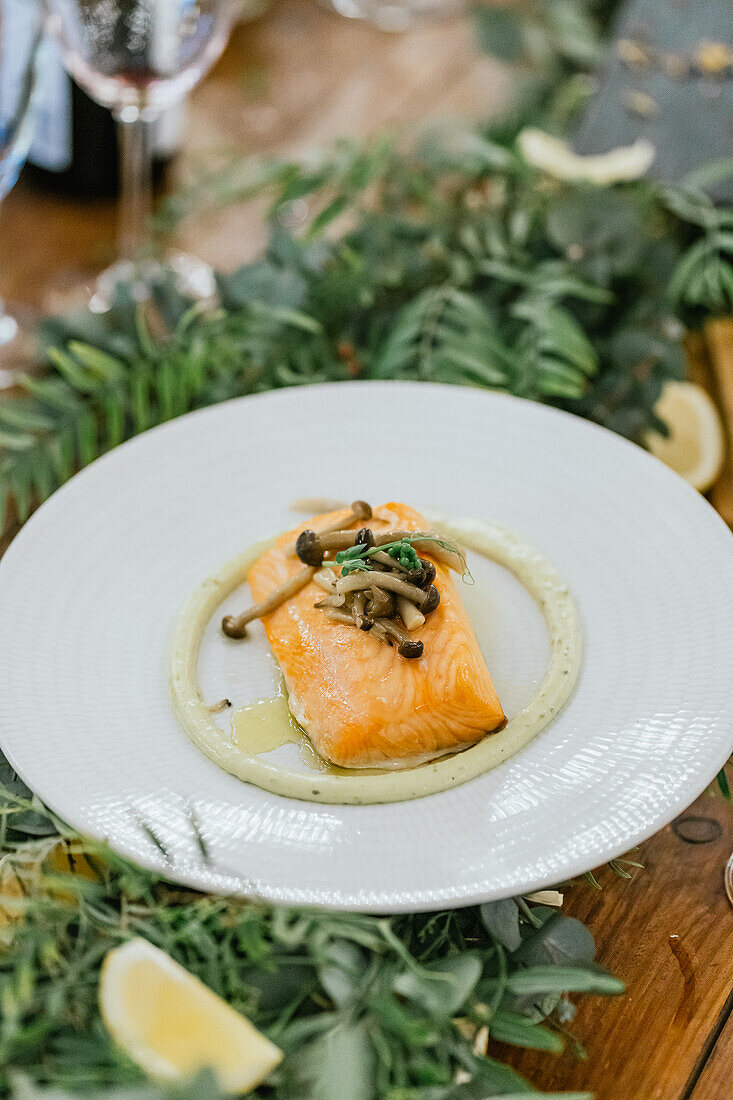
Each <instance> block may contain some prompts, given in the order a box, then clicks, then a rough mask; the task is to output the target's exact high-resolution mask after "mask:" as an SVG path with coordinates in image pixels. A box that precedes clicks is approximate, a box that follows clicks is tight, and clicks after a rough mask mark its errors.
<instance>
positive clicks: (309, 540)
mask: <svg viewBox="0 0 733 1100" xmlns="http://www.w3.org/2000/svg"><path fill="white" fill-rule="evenodd" d="M355 542H356V531H334V532H333V533H332V534H330V535H322V534H320V532H318V531H311V530H310V529H306V530H305V531H301V532H300V534H299V535H298V538H297V539H296V542H295V553H296V556H297V557H299V558H300V560H301V561H302V562H303V563H304V565H315V566H318V565H320V564H321V562H322V561H323V559H324V557H325V556H326V554H327V553H328V552H329V551H330V550H346V549H348V547H350V546H353V545H354V543H355Z"/></svg>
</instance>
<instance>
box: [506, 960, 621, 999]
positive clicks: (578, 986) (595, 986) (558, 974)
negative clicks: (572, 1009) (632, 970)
mask: <svg viewBox="0 0 733 1100" xmlns="http://www.w3.org/2000/svg"><path fill="white" fill-rule="evenodd" d="M506 984H507V989H508V991H509V992H510V993H515V994H517V995H519V996H523V995H525V994H531V995H532V996H536V995H537V994H542V993H557V994H561V993H605V994H619V993H623V992H624V989H625V988H626V987H625V985H624V983H623V982H622V981H621V980H620V979H619V978H614V977H613V975H612V974H609V973H608V972H607V971H605V970H603V969H602V968H601V967H595V966H594V967H592V968H591V967H589V966H586V967H579V966H555V967H553V966H532V967H529V968H528V969H526V970H517V971H515V973H513V974H510V975H509V977H508V978H507V983H506Z"/></svg>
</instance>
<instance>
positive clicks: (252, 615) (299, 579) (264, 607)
mask: <svg viewBox="0 0 733 1100" xmlns="http://www.w3.org/2000/svg"><path fill="white" fill-rule="evenodd" d="M314 573H315V569H312V568H311V567H310V566H308V567H307V568H306V569H301V570H300V572H298V573H296V574H295V576H293V577H291V578H290V580H288V581H285V583H284V584H281V585H280V586H279V587H278V588H276V589H275V590H274V592H271V593H270V595H269V596H268V597H267V599H266V600H263V601H262V603H258V604H255V606H254V607H250V608H249V610H248V611H243V612H242V614H241V615H236V616H235V615H225V616H224V618H223V619H222V621H221V629H222V630H223V631H224V633H225V634H226V636H227V638H246V637H247V623H251V622H253V620H254V619H261V618H262V616H263V615H269V613H270V612H271V611H275V609H276V608H278V607H280V605H281V604H284V603H285V601H286V600H289V599H290V597H291V596H294V595H295V594H296V592H300V590H301V588H305V586H306V585H307V584H308V582H309V581H310V580H312V578H313V574H314Z"/></svg>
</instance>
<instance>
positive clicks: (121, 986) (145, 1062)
mask: <svg viewBox="0 0 733 1100" xmlns="http://www.w3.org/2000/svg"><path fill="white" fill-rule="evenodd" d="M99 1006H100V1009H101V1011H102V1018H103V1019H104V1022H105V1024H106V1025H107V1027H108V1029H109V1031H110V1033H111V1034H112V1037H113V1038H114V1039H115V1041H116V1042H117V1043H118V1044H119V1046H121V1047H122V1049H123V1050H124V1051H125V1052H126V1053H127V1054H128V1055H129V1057H130V1058H132V1060H133V1061H134V1062H136V1063H137V1064H138V1065H139V1066H140V1067H141V1069H143V1070H145V1072H146V1073H149V1074H150V1075H151V1076H152V1077H156V1078H160V1079H163V1080H169V1081H174V1080H182V1079H185V1078H187V1077H192V1076H193V1075H194V1074H196V1073H197V1072H198V1071H199V1070H202V1069H204V1068H209V1069H211V1070H213V1072H214V1073H215V1075H216V1078H217V1081H218V1084H219V1087H220V1088H221V1089H222V1090H223V1091H224V1092H229V1093H243V1092H248V1091H249V1090H250V1089H253V1088H254V1087H255V1085H258V1084H259V1083H260V1081H262V1080H264V1078H265V1077H266V1076H267V1075H268V1073H269V1072H270V1071H271V1070H272V1069H274V1067H275V1066H276V1065H277V1064H278V1063H279V1062H280V1061H281V1059H282V1051H280V1050H279V1049H278V1048H277V1047H276V1046H275V1044H274V1043H271V1042H270V1040H269V1039H267V1038H265V1036H264V1035H262V1034H261V1033H260V1032H259V1031H258V1030H257V1028H256V1027H254V1026H253V1025H252V1024H251V1023H250V1022H249V1020H247V1019H245V1017H244V1016H242V1015H240V1013H238V1012H235V1010H234V1009H233V1008H231V1007H230V1006H229V1005H228V1004H227V1003H226V1002H225V1001H223V1000H222V999H221V997H219V996H217V994H216V993H214V992H212V990H210V989H209V988H208V986H205V985H204V984H203V982H201V981H199V979H198V978H196V977H194V975H193V974H190V973H189V972H188V970H185V969H184V968H183V967H182V966H180V965H179V964H178V963H177V962H175V961H174V960H173V959H172V958H171V957H170V956H169V955H166V954H165V952H164V951H161V950H160V949H159V948H157V947H154V946H153V945H152V944H151V943H148V941H147V940H143V939H133V940H129V941H128V942H127V943H125V944H123V945H122V946H121V947H116V948H114V949H113V950H112V951H110V952H109V954H108V955H107V957H106V958H105V960H104V962H103V964H102V973H101V977H100V982H99Z"/></svg>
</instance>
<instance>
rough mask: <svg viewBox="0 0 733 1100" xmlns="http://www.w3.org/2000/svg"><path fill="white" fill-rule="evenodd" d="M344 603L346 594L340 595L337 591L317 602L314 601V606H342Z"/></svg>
mask: <svg viewBox="0 0 733 1100" xmlns="http://www.w3.org/2000/svg"><path fill="white" fill-rule="evenodd" d="M345 603H346V596H341V595H339V593H334V595H332V596H324V597H323V599H322V600H319V601H318V603H314V604H313V606H314V607H343V606H344V604H345Z"/></svg>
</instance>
